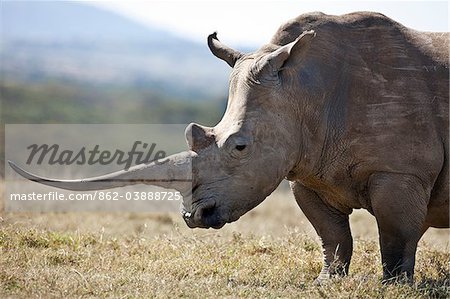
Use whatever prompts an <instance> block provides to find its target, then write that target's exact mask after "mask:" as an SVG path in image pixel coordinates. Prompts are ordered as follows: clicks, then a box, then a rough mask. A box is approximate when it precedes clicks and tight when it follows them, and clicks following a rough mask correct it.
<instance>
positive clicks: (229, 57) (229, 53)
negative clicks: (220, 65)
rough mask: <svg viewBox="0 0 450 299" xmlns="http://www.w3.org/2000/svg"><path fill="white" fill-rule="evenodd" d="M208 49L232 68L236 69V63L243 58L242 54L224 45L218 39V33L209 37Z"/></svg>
mask: <svg viewBox="0 0 450 299" xmlns="http://www.w3.org/2000/svg"><path fill="white" fill-rule="evenodd" d="M208 47H209V49H210V50H211V52H212V53H213V54H214V55H215V56H216V57H218V58H220V59H222V60H224V61H225V62H226V63H228V65H229V66H231V67H234V65H235V64H236V61H237V60H238V59H239V58H241V57H242V56H243V54H242V53H241V52H239V51H236V50H233V49H231V48H229V47H227V46H225V45H224V44H222V43H221V42H220V41H219V39H218V38H217V32H214V33H213V34H210V35H209V36H208Z"/></svg>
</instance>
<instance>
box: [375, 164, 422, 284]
mask: <svg viewBox="0 0 450 299" xmlns="http://www.w3.org/2000/svg"><path fill="white" fill-rule="evenodd" d="M429 194H430V193H429V192H427V191H426V190H425V189H424V187H423V184H422V182H421V181H420V180H419V179H418V178H417V177H416V176H413V175H407V174H394V173H376V174H373V175H372V176H371V177H370V180H369V197H370V202H371V205H372V210H373V214H374V215H375V218H376V220H377V224H378V230H379V234H380V248H381V258H382V262H383V282H384V283H390V282H395V281H399V282H407V283H412V281H413V276H414V263H415V255H416V249H417V243H418V242H419V239H420V238H421V236H422V234H423V233H424V232H425V230H426V227H425V225H424V223H425V218H426V214H427V204H428V201H429Z"/></svg>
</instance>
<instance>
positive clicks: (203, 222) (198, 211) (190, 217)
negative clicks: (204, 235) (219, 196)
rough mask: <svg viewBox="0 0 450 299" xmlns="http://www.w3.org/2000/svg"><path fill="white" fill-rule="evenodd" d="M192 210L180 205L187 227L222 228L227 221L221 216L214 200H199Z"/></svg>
mask: <svg viewBox="0 0 450 299" xmlns="http://www.w3.org/2000/svg"><path fill="white" fill-rule="evenodd" d="M199 202H201V203H200V204H199V205H197V206H196V207H195V208H194V209H192V211H188V210H187V209H186V208H184V207H182V209H181V215H182V216H183V219H184V221H185V222H186V224H187V226H188V227H189V228H214V229H219V228H222V227H223V226H224V225H225V224H226V223H227V221H226V220H224V219H223V218H222V215H221V213H220V209H219V208H218V206H217V205H216V202H215V201H214V200H211V199H208V200H201V201H199Z"/></svg>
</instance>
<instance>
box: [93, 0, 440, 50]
mask: <svg viewBox="0 0 450 299" xmlns="http://www.w3.org/2000/svg"><path fill="white" fill-rule="evenodd" d="M90 3H92V2H90ZM93 4H94V5H99V6H101V7H104V8H108V9H111V10H113V11H115V12H118V13H120V14H123V15H126V16H128V17H131V18H133V19H135V20H137V21H139V22H141V23H144V24H150V25H157V26H158V27H161V28H165V29H169V30H170V31H172V32H175V33H176V34H178V35H183V36H185V37H187V38H191V39H195V40H196V41H199V42H204V40H205V37H206V36H207V35H208V34H209V33H211V32H213V31H218V32H219V37H220V39H221V40H223V41H226V42H228V43H229V44H231V45H233V44H234V45H247V46H255V45H261V44H264V43H266V42H268V41H269V40H270V37H271V36H272V35H273V34H274V32H275V31H276V30H277V28H278V27H279V26H280V25H281V24H282V23H283V22H285V21H286V20H289V19H291V18H293V17H295V16H297V15H299V14H301V13H305V12H311V11H322V12H324V13H328V14H343V13H348V12H353V11H361V10H366V11H377V12H381V13H383V14H385V15H387V16H389V17H391V18H393V19H395V20H396V21H399V22H400V23H402V24H404V25H406V26H408V27H411V28H414V29H418V30H426V31H448V4H447V1H380V0H378V1H299V0H295V1H294V0H278V1H261V0H258V1H256V0H240V1H239V0H228V1H223V0H222V1H214V0H208V1H151V0H147V1H142V0H141V1H136V0H134V1H133V0H131V1H101V2H96V3H93Z"/></svg>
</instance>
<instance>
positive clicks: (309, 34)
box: [252, 30, 316, 82]
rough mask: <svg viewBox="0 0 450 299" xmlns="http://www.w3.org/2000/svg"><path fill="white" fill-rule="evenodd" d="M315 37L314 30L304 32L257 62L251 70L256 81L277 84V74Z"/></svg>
mask: <svg viewBox="0 0 450 299" xmlns="http://www.w3.org/2000/svg"><path fill="white" fill-rule="evenodd" d="M315 36H316V33H315V32H314V30H310V31H304V32H303V33H302V34H301V35H300V36H299V37H298V38H296V39H295V40H294V41H293V42H291V43H289V44H287V45H284V46H282V47H280V48H278V49H277V50H275V51H274V52H272V53H270V54H268V55H266V56H264V57H263V58H262V59H261V60H259V61H257V62H256V64H255V65H254V66H253V70H252V73H253V75H254V76H255V79H256V81H266V82H267V81H269V82H270V81H272V82H274V81H277V82H278V81H279V77H278V74H279V72H280V71H281V70H282V69H283V67H284V66H285V65H286V63H287V62H288V61H295V58H296V57H297V56H301V55H302V53H303V52H304V50H306V49H307V48H308V45H309V44H310V42H311V40H312V39H313V38H314V37H315Z"/></svg>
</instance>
